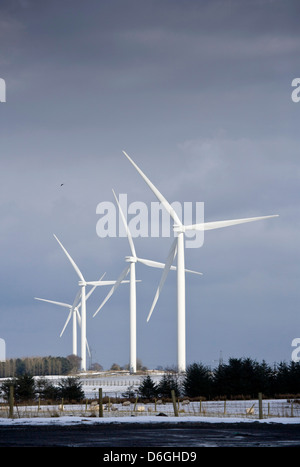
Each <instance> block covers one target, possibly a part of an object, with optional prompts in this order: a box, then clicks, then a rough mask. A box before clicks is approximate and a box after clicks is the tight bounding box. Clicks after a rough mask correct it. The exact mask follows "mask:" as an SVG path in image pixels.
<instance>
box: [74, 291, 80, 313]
mask: <svg viewBox="0 0 300 467" xmlns="http://www.w3.org/2000/svg"><path fill="white" fill-rule="evenodd" d="M80 298H81V289H79V291H78V292H77V294H76V297H75V299H74V302H73V305H72V308H75V306H76V305H78V302H79V300H80Z"/></svg>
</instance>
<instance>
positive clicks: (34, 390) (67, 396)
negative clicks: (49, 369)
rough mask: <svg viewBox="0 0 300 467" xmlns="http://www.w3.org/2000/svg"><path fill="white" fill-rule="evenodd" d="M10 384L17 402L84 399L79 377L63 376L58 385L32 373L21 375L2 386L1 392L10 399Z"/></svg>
mask: <svg viewBox="0 0 300 467" xmlns="http://www.w3.org/2000/svg"><path fill="white" fill-rule="evenodd" d="M10 386H13V393H14V400H15V402H17V403H22V402H28V401H30V402H33V401H37V400H38V399H39V400H40V401H47V402H48V401H51V402H58V401H61V400H62V399H63V400H64V402H80V401H82V400H83V399H84V391H83V389H82V382H81V381H80V379H79V377H67V378H62V379H61V381H60V382H59V384H58V385H57V386H54V384H52V382H51V381H49V380H48V379H46V378H39V379H38V380H35V379H34V377H33V376H31V375H27V374H24V375H21V376H17V377H16V378H13V379H10V380H6V381H4V382H3V383H2V385H1V386H0V394H1V395H2V397H4V399H6V400H9V394H10Z"/></svg>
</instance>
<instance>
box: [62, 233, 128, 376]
mask: <svg viewBox="0 0 300 467" xmlns="http://www.w3.org/2000/svg"><path fill="white" fill-rule="evenodd" d="M54 237H55V239H56V240H57V242H58V243H59V245H60V246H61V248H62V250H63V251H64V253H65V254H66V256H67V258H68V259H69V261H70V263H71V264H72V266H73V268H74V269H75V272H76V274H77V275H78V277H79V279H80V280H79V281H78V285H79V287H80V292H81V370H82V371H86V345H85V343H86V286H87V285H93V286H94V285H95V286H103V285H112V284H115V282H116V281H89V282H87V281H86V280H85V279H84V277H83V274H82V272H81V271H80V269H79V267H78V266H77V264H76V263H75V261H74V260H73V258H72V257H71V256H70V254H69V253H68V252H67V250H66V249H65V247H64V246H63V245H62V243H61V242H60V241H59V240H58V238H57V237H56V235H54ZM124 282H128V281H124ZM124 282H123V283H124Z"/></svg>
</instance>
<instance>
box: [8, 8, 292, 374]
mask: <svg viewBox="0 0 300 467" xmlns="http://www.w3.org/2000/svg"><path fill="white" fill-rule="evenodd" d="M299 14H300V5H299V2H298V1H297V0H295V1H293V0H252V1H247V0H244V1H240V0H210V1H208V0H207V1H205V0H203V1H202V0H185V1H182V0H144V1H141V0H86V1H85V2H82V1H79V0H60V1H58V0H52V1H50V0H48V1H46V0H42V1H41V0H39V1H38V0H2V1H1V4H0V77H1V78H3V79H4V80H5V82H6V102H5V103H0V138H1V152H0V158H1V159H0V160H1V171H0V176H1V183H0V216H1V217H0V219H1V224H0V225H1V229H0V252H1V285H0V288H1V289H0V290H1V301H0V337H2V338H3V339H5V341H6V354H7V358H13V357H25V356H40V355H41V356H46V355H62V356H66V355H69V354H71V353H72V335H71V326H68V328H67V330H66V332H65V334H64V335H63V337H62V338H60V337H59V334H60V332H61V329H62V327H63V325H64V322H65V320H66V317H67V310H64V309H63V308H59V307H55V306H54V305H50V304H46V303H42V302H37V301H35V300H34V297H36V296H37V297H42V298H48V299H52V300H59V301H63V302H70V303H72V301H73V299H74V297H75V295H76V293H77V290H78V286H77V284H78V278H77V276H76V274H75V272H74V270H73V269H72V266H71V265H70V263H69V262H68V260H67V258H66V257H65V255H64V253H63V252H62V250H61V249H60V247H59V245H58V244H57V242H56V241H55V239H54V237H53V233H55V234H56V235H57V236H58V238H59V239H60V241H61V242H62V243H63V245H64V246H65V248H67V250H68V251H69V253H70V254H71V255H72V256H73V258H74V260H75V261H76V263H77V264H78V266H79V267H80V269H81V270H82V272H83V274H84V276H85V277H86V278H87V279H88V280H96V279H98V278H99V277H100V275H101V274H102V273H104V272H106V278H107V279H116V278H117V277H118V276H119V274H120V273H121V271H122V269H123V268H124V267H125V262H124V258H125V256H126V255H128V254H130V250H129V244H128V242H127V239H126V238H110V237H107V238H99V236H98V235H97V232H96V225H97V222H98V221H99V218H100V216H99V214H97V213H96V209H97V206H98V204H99V203H101V202H113V201H114V198H113V195H112V188H113V189H114V190H115V191H116V193H117V194H119V193H123V194H127V199H128V204H130V203H133V202H136V201H139V202H144V203H145V204H146V205H147V206H150V203H151V202H153V201H156V199H155V197H154V195H153V194H152V192H151V191H150V190H149V188H148V187H147V186H146V184H145V183H144V181H143V180H142V179H141V177H140V176H139V174H138V173H137V172H136V171H135V169H134V168H133V167H132V166H131V164H130V163H129V161H128V160H127V159H126V158H125V156H124V155H123V154H122V150H125V151H126V152H127V153H128V154H129V155H130V156H131V157H132V158H133V159H134V160H135V162H136V163H137V164H138V165H139V166H140V167H141V169H142V170H143V171H144V172H145V173H146V175H147V176H148V177H149V178H150V180H151V181H152V182H153V183H154V184H155V185H157V187H158V188H159V189H160V191H161V192H162V193H163V194H164V196H165V197H166V198H167V199H168V200H169V201H170V202H173V201H179V202H180V203H183V202H191V203H193V205H195V203H196V202H197V201H198V202H204V212H205V220H206V221H210V220H211V221H212V220H223V219H233V218H238V217H251V216H261V215H262V216H263V215H270V214H279V215H280V217H279V218H276V219H270V220H267V221H262V222H257V223H252V224H245V225H241V226H237V227H231V228H228V229H221V230H216V231H211V232H206V234H205V238H204V244H203V246H202V247H201V248H197V249H196V248H187V249H186V266H187V267H188V268H190V269H195V270H198V271H202V272H203V276H191V275H189V276H187V278H186V306H187V310H186V315H187V363H193V362H195V361H196V362H202V363H204V364H207V365H213V366H214V365H216V363H217V362H218V359H219V357H220V354H221V353H222V356H223V359H224V360H225V361H226V360H227V359H228V358H230V357H237V358H240V357H251V358H253V359H256V360H258V361H262V360H263V359H265V360H266V361H267V362H269V363H273V362H280V361H290V359H291V353H292V350H293V347H292V346H291V343H292V340H293V339H294V338H296V337H300V306H299V305H300V287H299V284H300V277H299V272H300V269H299V264H300V261H299V260H300V246H299V227H300V222H299V201H300V199H299V198H300V197H299V182H300V170H299V167H300V164H299V143H300V137H299V118H300V102H299V103H295V102H293V100H292V99H291V93H292V90H293V88H292V86H291V83H292V80H293V79H294V78H297V77H300V59H299V49H300V30H299ZM62 183H63V186H61V184H62ZM128 219H130V215H128ZM172 235H173V234H172ZM171 242H172V238H150V237H148V238H136V239H135V245H136V250H137V253H138V255H140V256H143V257H146V258H150V259H154V260H158V261H164V260H165V259H166V256H167V253H168V250H169V247H170V245H171ZM160 276H161V271H158V270H154V269H151V270H150V269H149V268H146V267H145V266H143V265H138V266H137V278H138V279H140V280H142V282H141V283H139V284H138V286H137V315H138V328H137V331H138V339H137V352H138V357H139V358H140V359H141V360H142V362H143V363H144V364H145V365H146V366H148V367H149V368H155V367H157V366H159V365H161V366H171V365H176V363H177V331H176V274H174V273H172V272H170V274H169V276H168V279H167V281H166V284H165V287H164V289H163V291H162V294H161V296H160V299H159V302H158V303H157V307H156V309H155V310H154V312H153V315H152V317H151V320H150V322H149V323H146V317H147V315H148V312H149V309H150V306H151V303H152V299H153V296H154V293H155V290H156V287H157V285H158V283H159V280H160ZM108 290H109V289H108V288H103V287H102V288H101V289H100V288H99V289H97V290H96V291H95V292H94V294H93V295H92V296H91V298H90V299H89V301H88V302H87V337H88V342H89V345H90V348H91V350H92V362H99V363H100V364H102V365H103V366H104V368H109V367H110V366H111V364H112V363H114V362H117V363H119V364H121V365H124V364H126V363H128V361H129V288H128V287H127V286H126V285H123V286H122V287H120V288H119V289H118V291H117V292H116V293H115V295H113V297H112V298H111V299H110V300H109V301H108V302H107V304H106V306H105V307H104V308H103V310H102V311H101V312H99V313H98V315H97V316H96V317H95V318H92V315H93V314H94V312H95V310H96V309H97V307H98V306H99V304H100V303H101V301H102V299H103V298H104V296H105V295H106V293H107V292H108Z"/></svg>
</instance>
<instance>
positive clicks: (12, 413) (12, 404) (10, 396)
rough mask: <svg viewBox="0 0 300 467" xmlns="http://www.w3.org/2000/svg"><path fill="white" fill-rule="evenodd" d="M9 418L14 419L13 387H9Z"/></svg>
mask: <svg viewBox="0 0 300 467" xmlns="http://www.w3.org/2000/svg"><path fill="white" fill-rule="evenodd" d="M9 418H14V387H13V385H12V384H11V385H10V386H9Z"/></svg>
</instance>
